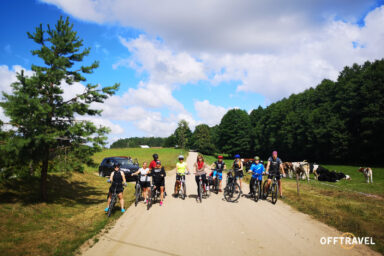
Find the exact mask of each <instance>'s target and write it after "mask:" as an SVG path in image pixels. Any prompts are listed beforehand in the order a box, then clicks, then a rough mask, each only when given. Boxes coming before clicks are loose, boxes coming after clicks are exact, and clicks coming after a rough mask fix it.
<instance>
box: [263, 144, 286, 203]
mask: <svg viewBox="0 0 384 256" xmlns="http://www.w3.org/2000/svg"><path fill="white" fill-rule="evenodd" d="M280 170H281V172H282V173H283V175H284V176H285V172H284V168H283V161H281V159H280V158H278V157H277V151H273V152H272V156H271V157H269V158H268V164H267V169H266V173H267V174H268V182H267V185H266V186H265V190H264V193H266V192H267V190H268V188H269V185H271V182H272V179H273V176H276V179H277V183H278V184H279V191H280V197H281V198H282V197H283V190H282V187H281V180H280Z"/></svg>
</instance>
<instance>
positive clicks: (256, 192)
mask: <svg viewBox="0 0 384 256" xmlns="http://www.w3.org/2000/svg"><path fill="white" fill-rule="evenodd" d="M261 183H262V180H255V181H254V183H253V184H252V189H253V192H252V198H253V199H254V200H255V202H257V201H258V200H259V199H261Z"/></svg>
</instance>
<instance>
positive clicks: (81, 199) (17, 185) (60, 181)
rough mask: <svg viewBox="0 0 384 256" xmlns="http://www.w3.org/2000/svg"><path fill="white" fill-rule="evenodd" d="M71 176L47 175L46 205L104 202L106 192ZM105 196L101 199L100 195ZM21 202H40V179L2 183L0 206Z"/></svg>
mask: <svg viewBox="0 0 384 256" xmlns="http://www.w3.org/2000/svg"><path fill="white" fill-rule="evenodd" d="M70 176H71V174H65V175H49V176H48V178H47V192H48V200H47V201H46V203H55V204H61V205H74V204H82V205H91V204H98V203H101V202H105V198H106V197H107V191H105V192H103V191H101V190H100V188H99V187H95V186H92V185H90V184H89V183H87V182H85V181H73V180H70ZM103 194H104V195H105V197H101V196H100V195H103ZM16 202H21V203H22V204H23V205H29V204H35V203H39V202H41V200H40V179H39V178H38V177H28V178H24V179H21V178H18V179H12V180H7V181H4V182H2V184H1V189H0V204H3V203H16Z"/></svg>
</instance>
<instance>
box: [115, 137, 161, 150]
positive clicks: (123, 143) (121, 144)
mask: <svg viewBox="0 0 384 256" xmlns="http://www.w3.org/2000/svg"><path fill="white" fill-rule="evenodd" d="M165 140H166V138H161V137H132V138H126V139H119V140H117V141H115V142H113V143H112V144H111V146H110V148H137V147H140V145H148V146H150V147H162V146H164V143H165Z"/></svg>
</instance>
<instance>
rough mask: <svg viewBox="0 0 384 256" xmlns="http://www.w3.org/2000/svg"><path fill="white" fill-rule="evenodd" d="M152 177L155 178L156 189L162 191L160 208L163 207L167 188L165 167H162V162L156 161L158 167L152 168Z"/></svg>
mask: <svg viewBox="0 0 384 256" xmlns="http://www.w3.org/2000/svg"><path fill="white" fill-rule="evenodd" d="M151 175H152V177H153V180H152V182H153V184H154V185H155V188H156V189H160V206H162V205H163V200H164V187H165V176H166V175H167V174H166V173H165V170H164V167H162V166H161V162H160V160H157V161H156V167H155V168H152V170H151Z"/></svg>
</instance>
